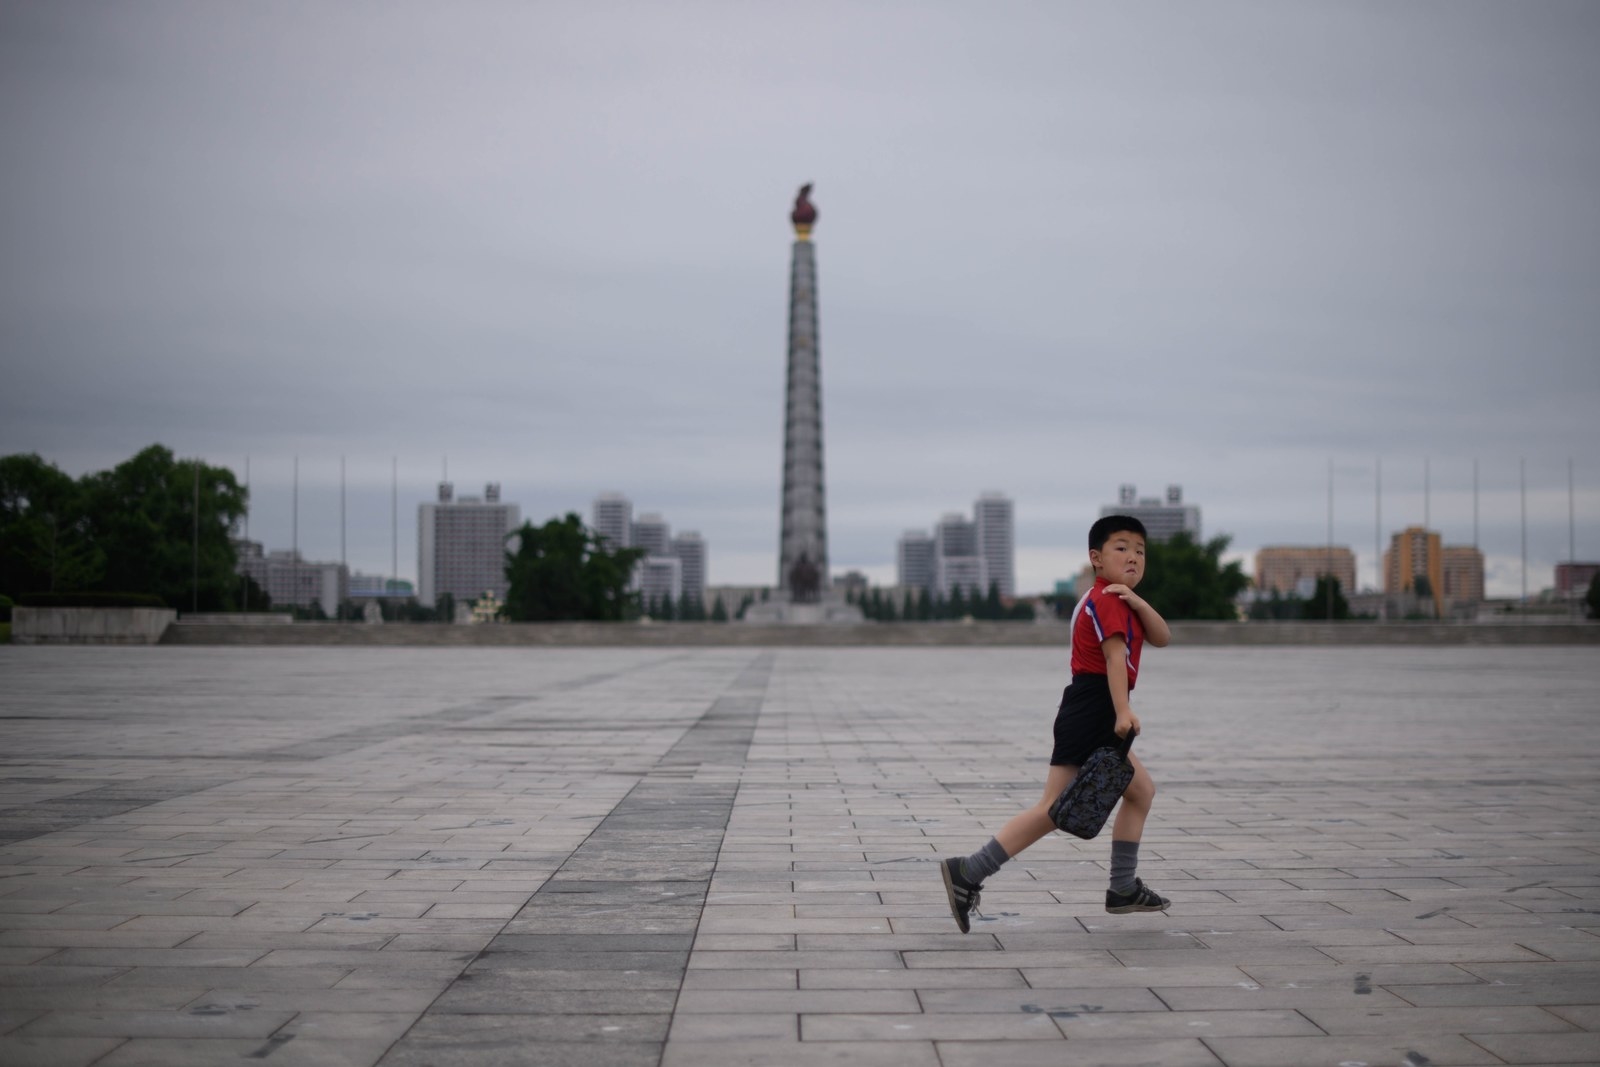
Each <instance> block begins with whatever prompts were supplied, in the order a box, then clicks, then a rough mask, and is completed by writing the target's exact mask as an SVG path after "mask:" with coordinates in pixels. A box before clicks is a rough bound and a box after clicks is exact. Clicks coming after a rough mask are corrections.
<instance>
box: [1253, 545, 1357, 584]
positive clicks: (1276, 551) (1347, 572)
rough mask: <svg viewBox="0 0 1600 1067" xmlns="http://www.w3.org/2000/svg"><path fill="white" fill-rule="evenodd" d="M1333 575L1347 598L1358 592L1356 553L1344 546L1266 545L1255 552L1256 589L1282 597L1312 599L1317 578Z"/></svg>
mask: <svg viewBox="0 0 1600 1067" xmlns="http://www.w3.org/2000/svg"><path fill="white" fill-rule="evenodd" d="M1324 574H1331V575H1333V577H1334V578H1335V579H1337V580H1338V582H1339V590H1340V592H1342V593H1343V594H1344V595H1345V596H1349V595H1351V594H1352V593H1354V592H1355V591H1356V554H1355V553H1354V552H1352V551H1350V549H1348V548H1346V547H1345V546H1343V545H1333V546H1331V547H1330V546H1328V545H1267V546H1266V547H1264V548H1260V549H1257V550H1256V589H1258V590H1259V591H1261V592H1262V593H1269V592H1273V591H1276V592H1277V593H1278V594H1279V595H1280V596H1287V595H1289V594H1291V593H1297V594H1299V595H1300V596H1303V597H1305V596H1310V595H1311V594H1312V593H1313V592H1315V590H1316V586H1317V578H1318V577H1320V576H1321V575H1324Z"/></svg>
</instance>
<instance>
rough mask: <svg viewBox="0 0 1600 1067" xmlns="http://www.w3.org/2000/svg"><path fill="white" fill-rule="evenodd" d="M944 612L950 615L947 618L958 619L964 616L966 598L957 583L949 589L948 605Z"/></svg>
mask: <svg viewBox="0 0 1600 1067" xmlns="http://www.w3.org/2000/svg"><path fill="white" fill-rule="evenodd" d="M945 610H946V611H948V612H949V613H950V615H949V617H950V618H952V619H960V618H961V617H963V616H964V615H966V613H967V597H966V594H965V593H963V592H962V591H961V584H960V583H959V582H958V583H956V584H955V585H953V586H951V587H950V604H949V606H948V607H947V608H946V609H945Z"/></svg>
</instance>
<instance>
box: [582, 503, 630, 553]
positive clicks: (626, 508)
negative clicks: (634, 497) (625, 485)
mask: <svg viewBox="0 0 1600 1067" xmlns="http://www.w3.org/2000/svg"><path fill="white" fill-rule="evenodd" d="M590 516H591V519H590V522H589V526H590V528H591V529H593V530H594V532H595V533H597V534H599V535H600V536H601V537H603V538H605V540H606V545H607V547H608V548H609V549H610V550H611V551H613V552H615V551H616V550H617V549H619V548H627V547H628V546H629V545H631V544H632V543H633V501H631V500H629V499H628V498H627V497H625V496H623V495H622V494H621V493H601V494H600V495H599V496H597V497H595V498H594V504H593V505H592V507H591V510H590Z"/></svg>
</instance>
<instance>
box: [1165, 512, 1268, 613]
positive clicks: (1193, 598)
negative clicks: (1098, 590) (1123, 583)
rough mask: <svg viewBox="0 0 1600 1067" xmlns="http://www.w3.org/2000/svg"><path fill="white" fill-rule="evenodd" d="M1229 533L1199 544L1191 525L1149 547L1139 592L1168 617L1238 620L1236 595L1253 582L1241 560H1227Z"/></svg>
mask: <svg viewBox="0 0 1600 1067" xmlns="http://www.w3.org/2000/svg"><path fill="white" fill-rule="evenodd" d="M1230 540H1231V538H1229V537H1228V536H1227V535H1226V534H1223V535H1221V536H1219V537H1213V538H1212V539H1211V540H1209V541H1207V542H1206V543H1205V544H1203V545H1202V544H1199V543H1197V542H1196V541H1195V539H1194V537H1193V536H1192V535H1191V534H1190V533H1189V532H1188V531H1186V530H1180V531H1179V532H1178V533H1175V534H1173V535H1172V537H1171V538H1170V539H1168V540H1167V541H1166V542H1165V543H1161V542H1152V543H1151V544H1150V545H1149V546H1148V548H1147V550H1146V566H1145V575H1144V580H1143V581H1142V582H1141V583H1140V584H1139V595H1140V596H1141V597H1143V598H1144V599H1146V600H1148V601H1149V602H1150V603H1151V605H1152V606H1154V607H1155V609H1156V610H1157V611H1159V612H1161V614H1162V615H1163V616H1164V617H1166V618H1167V619H1237V618H1238V617H1239V614H1238V610H1237V609H1236V608H1235V607H1234V598H1235V597H1237V596H1238V595H1239V594H1240V593H1242V592H1243V591H1244V590H1245V589H1246V588H1248V587H1249V585H1250V579H1249V578H1247V577H1246V576H1245V574H1244V572H1243V571H1242V570H1241V569H1240V564H1239V563H1238V561H1234V562H1233V563H1228V564H1224V563H1223V562H1222V554H1223V552H1225V551H1227V548H1228V542H1229V541H1230Z"/></svg>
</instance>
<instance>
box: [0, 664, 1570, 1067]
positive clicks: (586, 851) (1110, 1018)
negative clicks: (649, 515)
mask: <svg viewBox="0 0 1600 1067" xmlns="http://www.w3.org/2000/svg"><path fill="white" fill-rule="evenodd" d="M1146 667H1147V669H1146V671H1145V672H1144V677H1143V678H1142V679H1141V683H1140V686H1139V690H1138V692H1137V694H1136V697H1135V706H1136V708H1137V709H1138V710H1139V713H1140V716H1141V719H1142V720H1143V721H1144V725H1145V735H1144V736H1143V737H1142V738H1141V742H1140V750H1141V755H1142V757H1143V759H1144V761H1145V762H1146V764H1147V765H1148V766H1149V767H1150V768H1151V770H1152V773H1153V775H1154V777H1155V779H1156V782H1157V786H1158V796H1157V799H1156V804H1155V808H1154V810H1153V812H1152V815H1151V818H1150V821H1149V823H1148V825H1147V827H1146V831H1145V836H1144V842H1143V846H1142V850H1141V851H1142V860H1141V866H1140V875H1141V877H1143V878H1145V879H1146V881H1148V882H1149V883H1150V884H1151V885H1152V886H1154V887H1155V888H1157V889H1158V890H1160V891H1162V892H1163V893H1165V894H1167V895H1169V896H1170V897H1172V899H1173V901H1174V906H1173V908H1172V909H1171V910H1170V911H1168V912H1167V913H1165V914H1156V915H1131V916H1110V915H1107V914H1106V913H1105V912H1104V910H1103V907H1102V897H1103V893H1104V889H1105V880H1106V870H1107V855H1108V845H1107V842H1106V840H1105V838H1104V836H1103V837H1102V838H1100V839H1097V840H1093V841H1080V840H1077V839H1075V838H1065V837H1060V836H1052V837H1051V838H1049V839H1046V840H1045V841H1041V842H1040V843H1039V844H1038V845H1036V846H1034V848H1032V849H1030V850H1029V851H1027V852H1026V853H1024V854H1022V855H1021V856H1019V857H1016V858H1015V859H1014V860H1013V861H1012V862H1011V863H1009V864H1008V865H1007V866H1006V867H1005V868H1003V869H1002V870H1001V871H1000V872H999V873H998V874H997V875H995V876H994V877H993V878H991V879H990V881H989V883H988V885H987V886H986V887H985V889H984V894H983V896H984V899H983V903H982V906H981V914H980V915H978V916H975V918H974V922H973V930H972V933H971V934H968V935H962V934H960V933H959V932H958V931H956V929H955V926H954V923H953V922H952V921H951V919H950V917H949V914H948V910H947V906H946V903H945V899H944V891H943V888H942V885H941V883H940V879H939V874H938V867H937V865H936V864H937V861H938V859H939V858H941V857H943V856H948V855H955V854H964V853H967V852H971V851H974V850H975V849H977V848H978V847H979V846H981V845H982V844H983V843H984V842H985V841H986V840H987V839H988V838H989V837H990V836H992V835H993V834H994V832H995V831H996V830H998V829H999V827H1000V826H1002V825H1003V824H1004V823H1005V821H1006V820H1007V819H1009V818H1010V817H1011V816H1012V815H1014V814H1015V813H1016V812H1018V811H1019V810H1021V809H1023V808H1025V807H1027V806H1029V805H1032V804H1034V803H1036V802H1037V801H1038V799H1039V795H1040V787H1041V783H1042V781H1043V776H1044V772H1045V766H1044V764H1045V761H1046V759H1047V757H1048V749H1049V743H1050V741H1049V730H1050V723H1051V720H1052V718H1053V713H1054V705H1055V702H1056V699H1058V697H1059V693H1060V688H1061V686H1062V684H1063V683H1064V682H1065V680H1066V679H1065V677H1064V656H1063V653H1062V651H1061V650H1059V649H1050V648H1032V647H1030V648H1004V647H974V648H937V649H930V648H882V647H874V648H849V647H838V648H824V647H789V648H786V647H777V648H738V647H727V648H716V647H703V648H647V647H646V648H626V647H614V648H544V647H530V648H504V649H497V648H421V649H389V648H350V649H332V648H222V649H217V648H195V647H184V646H178V647H167V646H158V647H155V648H148V649H145V648H140V649H129V648H53V647H44V646H32V647H18V646H0V675H3V677H4V678H5V684H4V685H3V686H0V1062H4V1063H5V1064H7V1065H8V1067H9V1065H11V1064H13V1063H15V1064H19V1065H25V1064H33V1063H49V1064H68V1065H70V1064H80V1063H81V1064H84V1065H89V1064H95V1065H97V1067H101V1065H103V1067H118V1065H130V1064H161V1065H162V1067H170V1065H181V1064H187V1063H194V1064H207V1065H209V1064H217V1063H227V1062H235V1061H237V1062H261V1061H265V1062H269V1063H273V1064H280V1065H282V1064H290V1065H292V1064H308V1065H322V1064H328V1065H339V1067H373V1065H379V1064H381V1065H383V1067H421V1065H423V1064H430V1065H436V1067H447V1065H452V1064H472V1065H474V1067H495V1065H497V1064H508V1065H509V1064H518V1065H522V1064H548V1065H552V1067H567V1065H570V1067H600V1065H612V1064H619V1065H623V1067H629V1065H634V1064H637V1065H640V1067H646V1065H647V1067H664V1065H666V1067H670V1065H680V1064H682V1065H688V1064H693V1065H694V1067H717V1065H722V1064H730V1065H731V1064H760V1065H763V1067H767V1065H772V1064H793V1065H796V1067H805V1065H808V1064H813V1063H815V1064H824V1063H826V1064H844V1065H849V1064H859V1065H862V1067H877V1065H894V1067H918V1065H921V1064H927V1065H929V1067H959V1065H964V1064H973V1065H976V1064H983V1065H985V1067H988V1065H989V1064H993V1063H1006V1064H1008V1065H1009V1064H1015V1065H1023V1067H1026V1065H1027V1064H1033V1063H1039V1064H1044V1063H1049V1064H1052V1065H1054V1064H1059V1063H1062V1062H1081V1063H1096V1064H1107V1065H1112V1064H1120V1063H1130V1064H1132V1063H1140V1064H1157V1065H1161V1064H1166V1065H1175V1067H1187V1065H1191V1064H1195V1065H1199V1064H1204V1065H1206V1067H1218V1065H1222V1067H1251V1065H1256V1064H1261V1065H1267V1064H1271V1065H1281V1064H1289V1063H1293V1064H1316V1063H1327V1064H1335V1065H1336V1064H1350V1063H1363V1064H1369V1065H1372V1067H1377V1065H1379V1064H1393V1065H1403V1067H1428V1065H1435V1067H1437V1065H1443V1064H1478V1063H1490V1064H1492V1063H1546V1064H1558V1065H1559V1064H1578V1063H1595V1062H1600V828H1597V827H1596V824H1595V821H1594V819H1593V812H1594V811H1595V810H1596V809H1597V807H1600V705H1597V703H1596V701H1595V697H1594V694H1595V693H1596V692H1600V656H1597V655H1596V654H1595V652H1594V650H1593V648H1592V647H1588V646H1572V647H1533V646H1527V647H1516V648H1503V647H1494V646H1483V647H1459V646H1458V647H1427V646H1418V645H1407V646H1405V647H1398V646H1397V647H1392V648H1383V647H1358V648H1333V647H1329V648H1311V647H1272V648H1248V647H1243V648H1239V647H1232V648H1230V647H1207V648H1192V649H1185V648H1181V647H1179V648H1169V649H1163V650H1151V651H1150V653H1149V656H1148V660H1147V663H1146Z"/></svg>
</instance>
